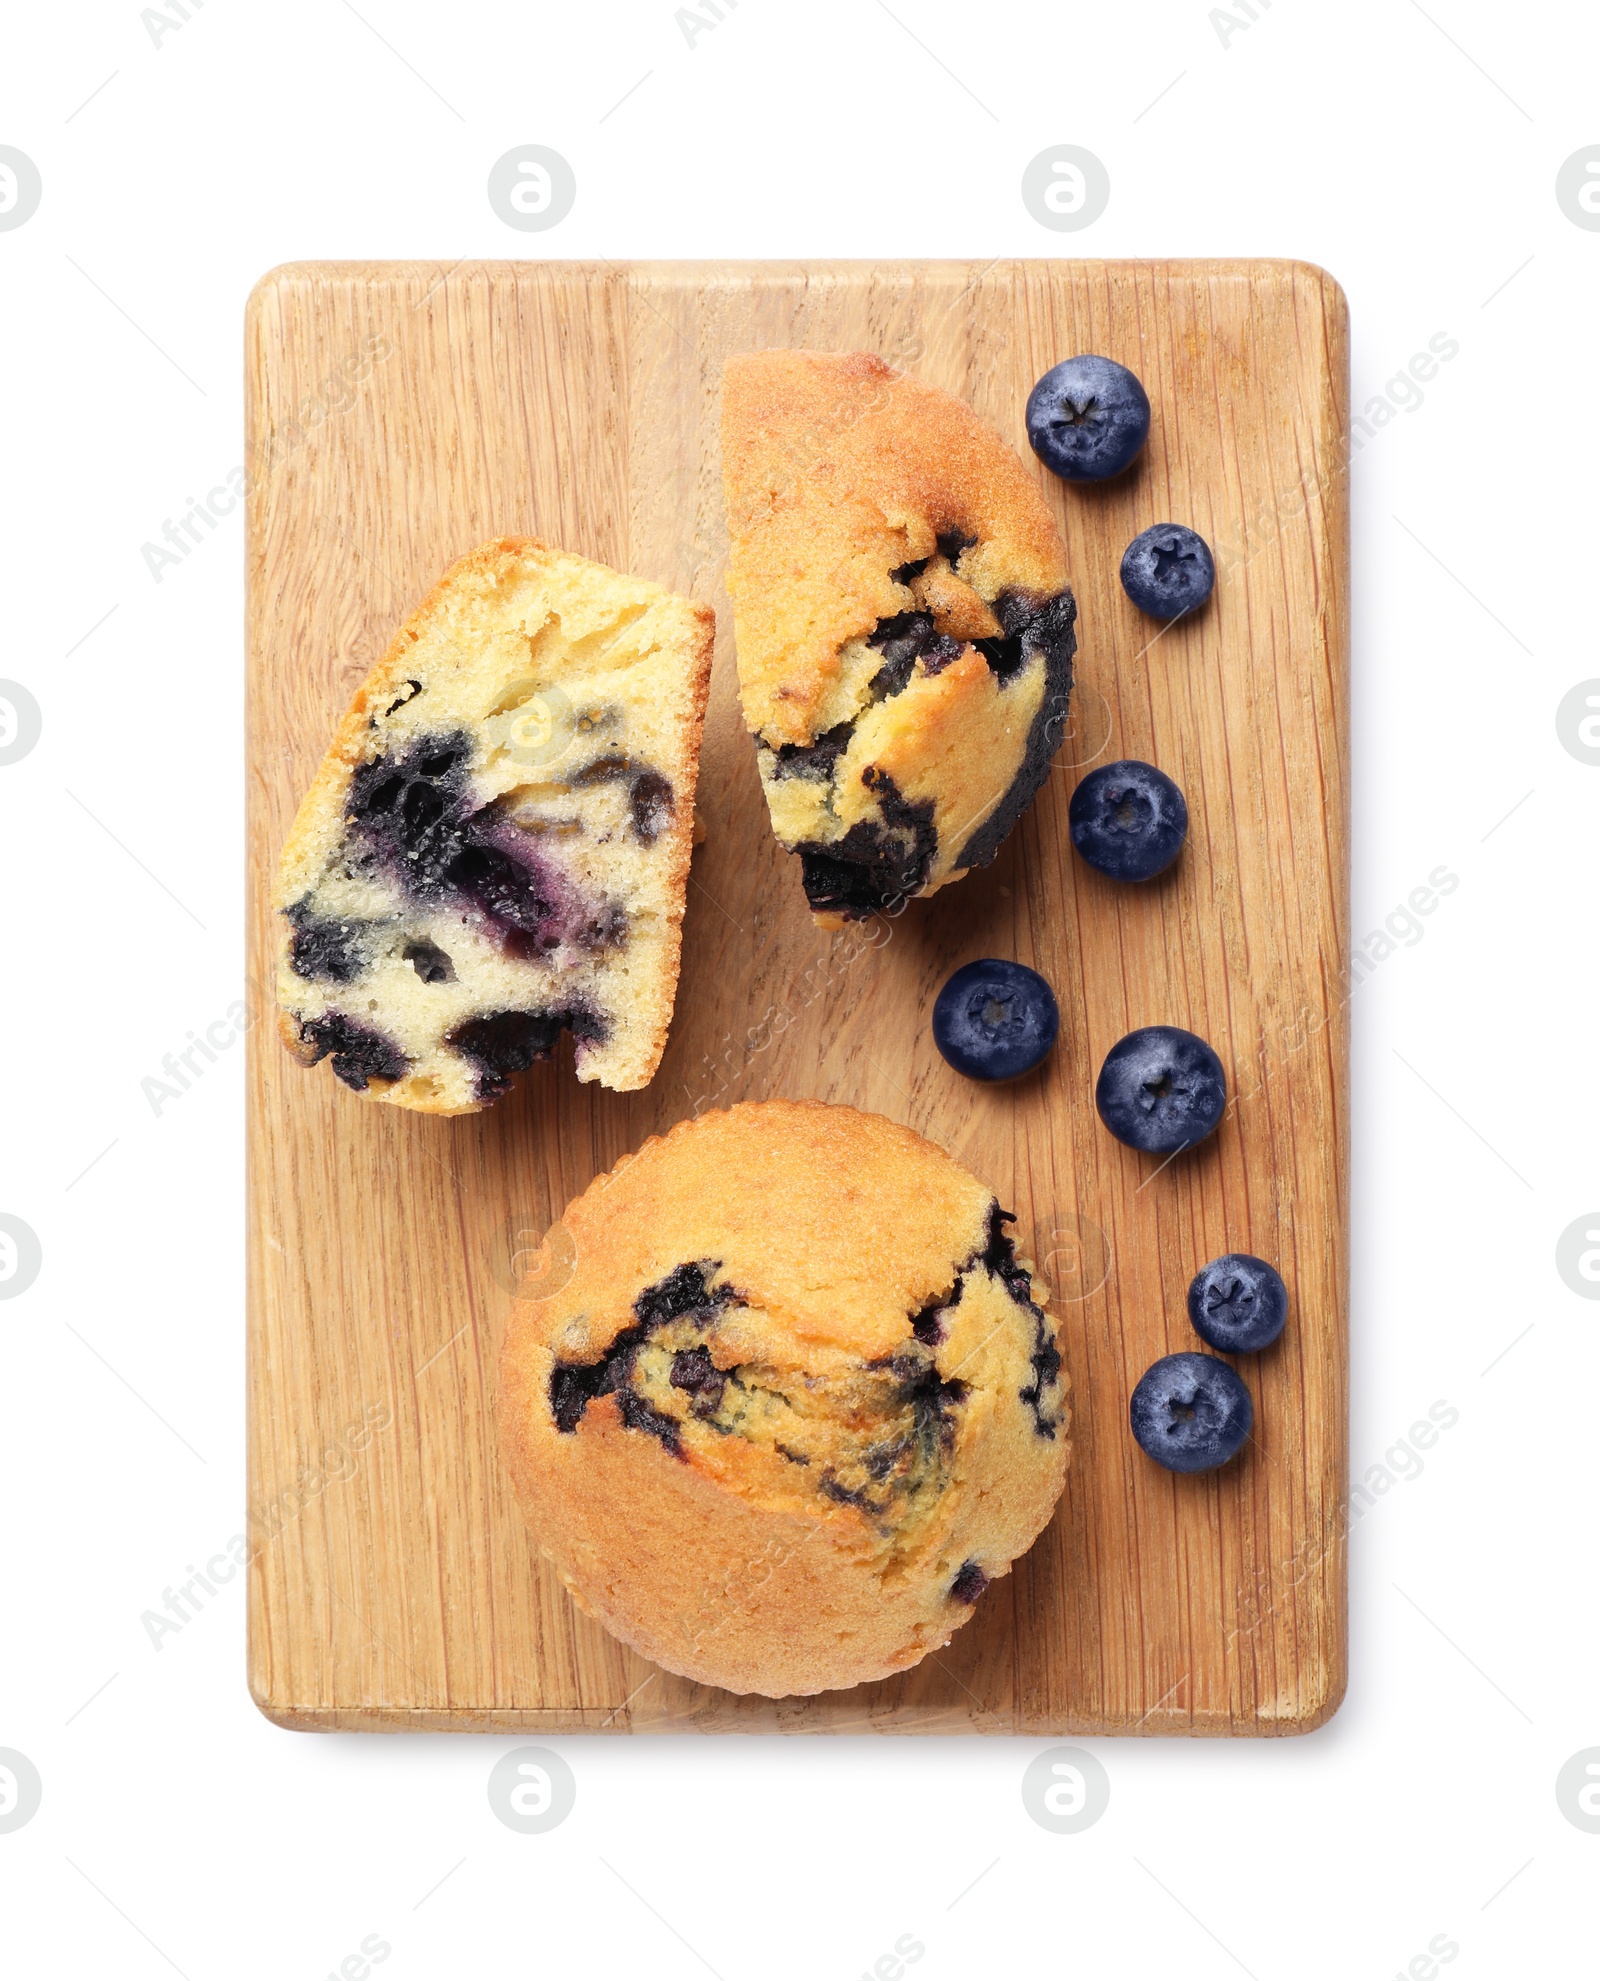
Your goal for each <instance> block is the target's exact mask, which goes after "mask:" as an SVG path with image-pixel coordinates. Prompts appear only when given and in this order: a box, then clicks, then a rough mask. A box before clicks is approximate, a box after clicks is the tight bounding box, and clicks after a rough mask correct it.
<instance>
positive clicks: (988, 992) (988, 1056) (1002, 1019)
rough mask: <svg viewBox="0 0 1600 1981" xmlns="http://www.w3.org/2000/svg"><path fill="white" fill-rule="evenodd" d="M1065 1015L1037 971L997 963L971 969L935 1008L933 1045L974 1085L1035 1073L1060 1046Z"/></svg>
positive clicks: (964, 969) (943, 994)
mask: <svg viewBox="0 0 1600 1981" xmlns="http://www.w3.org/2000/svg"><path fill="white" fill-rule="evenodd" d="M1060 1024H1061V1014H1060V1012H1059V1011H1058V1010H1057V1009H1056V997H1055V992H1054V991H1053V990H1051V988H1050V986H1049V985H1048V984H1047V983H1046V982H1045V980H1044V978H1043V977H1041V976H1040V975H1039V973H1038V971H1037V970H1030V969H1029V968H1028V967H1027V965H1026V964H1023V963H1005V962H1001V961H999V960H997V959H996V958H994V957H990V958H987V959H986V960H985V961H984V962H981V963H966V964H963V966H962V967H961V968H960V969H959V970H957V972H956V973H955V975H954V976H953V977H952V978H951V979H950V981H949V982H948V983H947V984H946V985H945V987H944V989H943V990H942V991H940V993H939V996H938V999H937V1001H936V1002H935V1004H934V1007H933V1042H934V1044H935V1045H936V1046H937V1047H938V1048H939V1050H940V1052H942V1053H943V1054H944V1056H945V1058H946V1059H947V1060H948V1061H949V1062H950V1064H951V1065H952V1066H953V1067H954V1068H955V1069H956V1071H957V1072H958V1073H965V1074H966V1075H968V1077H969V1078H971V1079H973V1080H1015V1079H1018V1078H1019V1077H1020V1076H1021V1075H1022V1074H1024V1073H1031V1072H1032V1071H1033V1069H1034V1068H1035V1067H1036V1066H1037V1065H1038V1064H1039V1062H1040V1060H1041V1059H1043V1058H1044V1057H1045V1055H1046V1054H1047V1053H1048V1052H1049V1050H1050V1048H1051V1047H1052V1046H1053V1045H1054V1044H1055V1042H1056V1032H1057V1030H1058V1029H1059V1028H1060Z"/></svg>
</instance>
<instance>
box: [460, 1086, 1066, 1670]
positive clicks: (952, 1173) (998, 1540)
mask: <svg viewBox="0 0 1600 1981" xmlns="http://www.w3.org/2000/svg"><path fill="white" fill-rule="evenodd" d="M1008 1222H1009V1216H1008V1213H1006V1212H1005V1211H1003V1210H1001V1208H1000V1206H999V1204H998V1203H997V1201H996V1200H995V1197H994V1195H993V1193H992V1192H991V1191H990V1190H988V1189H987V1188H985V1186H984V1185H983V1184H981V1183H980V1182H979V1181H978V1180H977V1179H976V1178H975V1177H974V1176H972V1175H971V1174H969V1172H968V1171H967V1170H965V1169H963V1168H962V1166H961V1165H960V1164H959V1163H958V1162H956V1161H955V1160H954V1159H953V1158H952V1157H950V1156H948V1155H946V1154H945V1153H944V1151H943V1150H942V1149H938V1148H935V1147H934V1145H933V1144H932V1143H931V1142H926V1141H924V1140H923V1139H922V1137H921V1136H919V1135H916V1134H913V1133H912V1132H911V1130H909V1129H907V1128H901V1127H898V1126H896V1125H895V1124H894V1123H892V1122H889V1121H886V1120H884V1119H883V1118H882V1117H881V1116H879V1115H871V1114H861V1113H858V1112H857V1111H856V1110H855V1109H854V1108H848V1107H835V1106H827V1105H824V1104H822V1103H818V1102H795V1101H764V1102H756V1103H747V1104H743V1105H740V1106H737V1107H734V1108H731V1109H729V1110H728V1111H727V1112H725V1113H715V1114H705V1115H701V1116H700V1117H698V1118H697V1119H694V1120H690V1121H683V1122H680V1123H679V1124H678V1125H677V1127H675V1128H673V1129H672V1130H671V1131H670V1132H669V1133H668V1134H667V1135H665V1136H663V1137H660V1138H658V1139H656V1140H653V1141H650V1142H647V1143H646V1144H645V1145H644V1147H643V1148H642V1149H640V1150H639V1152H638V1153H637V1154H636V1155H633V1156H630V1157H628V1158H626V1159H625V1160H624V1161H623V1162H622V1163H620V1164H619V1165H618V1166H617V1168H616V1169H614V1170H613V1171H612V1172H611V1173H610V1174H609V1175H607V1176H601V1177H598V1178H596V1180H595V1181H594V1182H593V1183H592V1184H591V1185H590V1186H589V1188H588V1189H587V1190H586V1191H585V1192H584V1193H583V1195H582V1196H581V1197H579V1198H578V1199H577V1200H576V1201H575V1202H574V1203H572V1204H570V1205H569V1206H568V1207H567V1209H566V1211H565V1213H564V1215H563V1217H562V1220H561V1239H560V1244H559V1247H558V1248H557V1247H553V1248H552V1250H553V1251H556V1250H559V1255H560V1257H561V1258H562V1259H563V1261H565V1262H567V1264H566V1267H565V1270H564V1274H563V1275H562V1277H563V1283H562V1284H560V1285H559V1286H557V1287H555V1288H554V1289H553V1290H552V1291H551V1292H550V1293H549V1294H548V1295H547V1296H546V1297H543V1298H541V1299H538V1300H528V1301H524V1302H521V1303H520V1304H519V1305H518V1306H517V1308H516V1310H515V1312H514V1315H513V1318H512V1322H511V1326H510V1329H509V1332H508V1334H507V1337H506V1341H505V1346H504V1350H503V1354H502V1358H501V1365H500V1387H499V1401H498V1409H499V1423H500V1438H501V1446H502V1450H503V1452H504V1454H505V1457H506V1461H507V1463H508V1466H509V1468H510V1473H511V1478H512V1482H513V1484H514V1486H515V1489H516V1493H517V1496H518V1499H519V1501H520V1503H521V1505H522V1508H523V1511H524V1513H525V1515H526V1516H527V1520H528V1523H529V1525H530V1527H531V1529H532V1532H533V1535H534V1538H535V1540H536V1541H537V1543H538V1545H539V1547H540V1549H541V1550H542V1552H543V1553H544V1554H545V1556H546V1557H547V1558H548V1559H549V1560H550V1561H551V1562H552V1563H553V1564H554V1565H555V1568H556V1570H557V1572H558V1573H559V1575H560V1576H561V1579H562V1581H563V1583H564V1584H565V1585H566V1587H567V1589H568V1590H569V1591H570V1592H571V1594H572V1596H573V1598H574V1599H575V1601H576V1602H577V1603H578V1604H579V1606H580V1607H581V1608H583V1609H584V1610H586V1611H588V1612H589V1613H590V1614H591V1615H593V1616H596V1617H598V1618H599V1620H600V1621H601V1622H602V1623H603V1624H605V1625H606V1627H607V1628H608V1629H609V1630H611V1631H613V1632H614V1633H615V1634H616V1635H617V1636H618V1637H620V1638H622V1639H623V1641H624V1642H626V1643H628V1644H631V1645H632V1646H633V1647H634V1649H635V1650H637V1651H640V1652H642V1653H643V1654H644V1655H645V1656H646V1657H649V1658H653V1659H654V1660H655V1661H656V1662H657V1663H658V1664H661V1665H664V1666H666V1668H667V1669H668V1670H669V1671H674V1672H679V1673H682V1674H683V1675H684V1676H686V1677H689V1678H694V1679H699V1680H701V1681H703V1682H704V1683H706V1684H709V1685H720V1686H724V1687H726V1688H728V1689H729V1690H731V1691H735V1692H757V1693H764V1694H766V1695H768V1696H769V1697H783V1696H786V1695H788V1694H794V1693H812V1692H820V1691H823V1690H826V1689H829V1688H832V1687H838V1686H849V1685H856V1684H859V1683H860V1682H862V1681H863V1680H866V1679H875V1678H882V1677H885V1676H887V1675H888V1674H890V1673H892V1672H897V1671H903V1670H904V1669H906V1667H907V1666H910V1665H914V1664H916V1663H917V1661H918V1660H919V1659H920V1658H922V1657H924V1656H925V1655H926V1654H927V1653H928V1652H929V1651H933V1650H937V1649H938V1647H939V1646H940V1645H942V1644H944V1643H946V1642H948V1640H949V1638H950V1636H951V1634H952V1632H954V1631H955V1630H956V1629H957V1628H959V1626H960V1625H961V1624H963V1623H965V1622H966V1620H967V1619H968V1617H969V1616H971V1614H972V1612H973V1606H974V1605H975V1604H976V1603H977V1601H978V1599H979V1597H980V1596H981V1595H982V1594H983V1592H984V1590H985V1589H986V1588H987V1587H988V1585H989V1583H991V1582H992V1581H993V1580H994V1579H995V1578H996V1577H998V1576H1002V1575H1005V1574H1006V1573H1007V1571H1008V1570H1009V1568H1010V1566H1011V1564H1012V1562H1013V1561H1014V1560H1015V1559H1016V1558H1017V1556H1019V1555H1020V1554H1022V1553H1023V1552H1024V1551H1025V1550H1026V1549H1027V1548H1028V1547H1029V1546H1031V1544H1032V1543H1033V1541H1034V1539H1035V1538H1036V1537H1037V1536H1038V1534H1039V1533H1040V1532H1041V1531H1042V1530H1043V1528H1044V1527H1045V1526H1046V1525H1047V1524H1048V1522H1049V1520H1050V1517H1051V1514H1052V1512H1053V1510H1054V1508H1055V1505H1056V1501H1057V1499H1058V1498H1059V1497H1060V1494H1061V1489H1062V1486H1063V1484H1064V1482H1065V1478H1066V1469H1067V1458H1068V1444H1067V1422H1068V1413H1067V1407H1066V1396H1065V1389H1066V1383H1065V1378H1064V1375H1063V1371H1062V1365H1061V1353H1060V1349H1059V1346H1058V1344H1057V1339H1056V1330H1055V1326H1054V1324H1053V1322H1052V1321H1051V1320H1050V1319H1049V1317H1048V1316H1047V1315H1046V1314H1045V1313H1044V1312H1043V1310H1042V1309H1041V1308H1040V1306H1039V1305H1038V1304H1037V1302H1036V1301H1035V1300H1034V1298H1033V1287H1032V1281H1031V1278H1030V1274H1029V1269H1028V1267H1027V1265H1026V1264H1025V1263H1024V1262H1022V1261H1021V1260H1019V1259H1018V1258H1017V1257H1016V1255H1015V1251H1014V1248H1013V1245H1012V1241H1011V1239H1010V1238H1009V1237H1008V1236H1007V1234H1006V1229H1005V1227H1006V1224H1007V1223H1008Z"/></svg>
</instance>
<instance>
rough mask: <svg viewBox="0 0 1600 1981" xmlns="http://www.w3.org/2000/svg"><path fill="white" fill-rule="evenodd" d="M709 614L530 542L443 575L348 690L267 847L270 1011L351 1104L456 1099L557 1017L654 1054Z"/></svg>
mask: <svg viewBox="0 0 1600 1981" xmlns="http://www.w3.org/2000/svg"><path fill="white" fill-rule="evenodd" d="M714 633H715V618H714V615H713V614H712V612H711V610H710V608H709V607H708V606H704V605H696V604H694V603H692V602H691V601H690V600H688V599H685V598H679V597H677V596H676V595H675V594H674V593H672V592H669V591H666V590H664V589H663V588H662V587H661V586H660V585H654V584H649V583H646V582H645V581H644V580H642V579H639V578H631V577H624V576H622V575H621V574H619V573H618V572H616V571H613V570H610V569H609V568H608V567H607V566H605V565H603V564H595V563H591V562H589V561H588V560H587V559H586V558H582V557H573V556H570V555H568V554H567V553H566V552H565V551H561V550H554V549H551V548H550V547H549V546H547V545H545V544H543V543H541V542H539V541H538V539H537V538H534V537H500V538H497V539H495V540H494V541H493V542H490V543H486V544H484V545H482V546H481V547H480V548H479V549H477V550H475V551H473V552H472V553H471V554H470V555H468V556H466V557H463V558H462V559H461V560H460V561H459V562H458V563H456V564H454V565H452V566H451V568H450V570H448V571H447V572H446V573H445V575H444V577H443V578H441V579H440V581H439V583H438V584H437V585H435V586H434V588H433V590H432V591H431V592H430V593H429V594H428V596H427V597H426V598H425V599H424V600H423V602H422V603H421V605H419V606H418V607H417V609H416V611H415V612H414V613H412V615H411V617H410V618H409V619H408V620H407V621H406V623H405V624H404V625H403V626H402V627H401V629H400V631H399V632H398V634H397V635H396V636H395V639H394V641H393V644H392V645H391V646H390V648H389V650H388V652H387V653H386V654H385V655H384V657H383V659H382V660H381V661H380V662H379V663H378V665H377V666H376V667H375V668H374V669H373V671H372V672H371V674H369V675H368V677H367V679H366V680H365V681H364V682H363V683H362V685H361V688H360V690H359V691H358V693H357V695H356V697H355V700H354V701H353V702H352V703H351V705H350V708H349V710H348V711H347V713H346V715H345V717H344V720H343V721H342V722H341V724H340V726H339V730H338V733H337V735H336V736H335V738H334V742H333V746H332V748H331V749H330V750H329V752H328V754H327V756H326V758H325V759H324V760H323V763H322V767H321V769H320V770H319V772H318V774H317V777H316V780H315V782H314V783H313V784H312V786H311V789H310V791H309V792H308V793H307V795H306V798H305V800H304V802H303V803H302V805H301V807H300V810H299V813H298V815H297V816H296V818H295V822H294V826H293V829H292V830H291V832H290V834H289V839H288V842H287V844H286V845H285V847H284V850H283V857H282V861H281V864H280V867H279V873H278V882H277V887H276V889H275V891H274V896H273V906H274V908H275V909H276V910H277V912H278V915H279V917H280V942H281V947H280V963H279V971H278V1001H279V1005H280V1013H279V1026H280V1030H281V1031H282V1034H283V1038H284V1042H285V1044H286V1045H287V1046H288V1048H289V1050H290V1051H291V1052H292V1053H294V1054H295V1056H296V1057H297V1058H298V1059H300V1060H302V1061H303V1062H304V1063H305V1064H307V1065H315V1064H316V1062H317V1061H318V1060H320V1059H323V1058H329V1059H331V1061H332V1065H333V1070H334V1072H335V1073H336V1074H337V1075H338V1076H339V1078H340V1079H341V1080H343V1081H344V1082H345V1084H346V1085H347V1086H349V1087H352V1088H354V1089H355V1090H356V1091H357V1092H358V1093H362V1094H365V1095H367V1096H368V1097H369V1098H372V1099H377V1100H384V1101H390V1102H393V1103H395V1104H397V1105H399V1106H402V1107H410V1108H417V1109H420V1110H422V1111H424V1112H426V1113H430V1114H461V1113H467V1112H470V1111H471V1110H473V1109H475V1108H480V1107H483V1106H486V1105H487V1104H488V1103H489V1102H491V1101H493V1100H495V1099H497V1098H498V1097H499V1096H500V1095H501V1094H503V1093H504V1092H506V1091H507V1089H508V1088H509V1086H510V1084H511V1076H512V1075H513V1074H514V1073H517V1072H520V1071H521V1070H522V1069H523V1068H525V1067H527V1066H530V1065H532V1064H533V1062H534V1061H535V1060H537V1059H544V1058H548V1057H549V1055H550V1054H551V1053H552V1052H553V1051H554V1049H555V1045H556V1041H557V1039H558V1038H559V1036H560V1034H561V1032H562V1031H563V1030H568V1031H570V1032H571V1034H572V1037H573V1041H574V1045H575V1047H576V1058H577V1072H578V1078H579V1079H580V1080H599V1081H600V1082H602V1083H603V1084H604V1085H605V1086H608V1087H612V1088H615V1089H618V1090H622V1091H626V1090H629V1089H632V1088H636V1087H642V1086H644V1085H646V1084H647V1082H648V1081H649V1080H650V1078H651V1076H652V1075H653V1074H654V1072H655V1070H656V1067H657V1066H658V1064H659V1063H660V1060H661V1054H662V1051H663V1049H664V1047H665V1044H666V1037H667V1027H668V1025H669V1023H670V1022H671V1018H672V1006H673V999H674V995H675V993H676V989H677V982H678V955H679V944H680V935H681V927H682V921H683V904H684V891H685V887H686V884H687V878H688V872H689V857H690V851H691V838H692V832H693V821H694V797H695V781H696V776H697V772H698V766H699V756H700V731H701V724H702V721H703V719H704V715H705V705H706V692H707V687H708V684H709V680H710V671H711V649H712V641H713V637H714Z"/></svg>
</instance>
